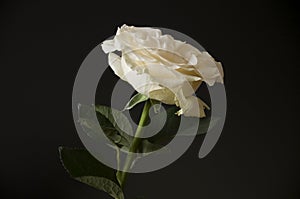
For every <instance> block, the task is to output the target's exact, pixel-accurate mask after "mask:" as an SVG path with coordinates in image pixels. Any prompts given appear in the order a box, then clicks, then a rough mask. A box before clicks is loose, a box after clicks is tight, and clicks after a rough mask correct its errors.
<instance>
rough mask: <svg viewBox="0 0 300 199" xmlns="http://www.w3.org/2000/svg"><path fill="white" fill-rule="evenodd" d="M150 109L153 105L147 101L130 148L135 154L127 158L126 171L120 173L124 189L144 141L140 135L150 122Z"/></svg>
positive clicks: (120, 180)
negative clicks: (138, 150)
mask: <svg viewBox="0 0 300 199" xmlns="http://www.w3.org/2000/svg"><path fill="white" fill-rule="evenodd" d="M150 107H151V103H150V101H149V100H147V101H146V102H145V105H144V108H143V112H142V115H141V117H140V121H139V125H138V127H137V129H136V132H135V136H134V138H133V141H132V143H131V145H130V148H129V152H131V153H133V154H129V155H128V156H127V158H126V161H125V165H124V169H123V171H122V172H120V176H119V182H120V185H121V187H122V188H123V187H124V183H125V181H126V177H127V171H128V170H129V168H130V166H131V164H132V161H133V157H134V153H135V152H136V151H137V149H138V147H139V145H140V143H141V141H142V138H140V135H141V134H142V132H143V131H142V129H143V126H145V124H146V122H147V120H148V117H149V109H150Z"/></svg>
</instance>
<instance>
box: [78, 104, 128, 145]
mask: <svg viewBox="0 0 300 199" xmlns="http://www.w3.org/2000/svg"><path fill="white" fill-rule="evenodd" d="M95 111H96V115H97V119H98V121H95V120H94V119H93V118H94V117H93V114H95ZM79 122H80V124H81V126H82V127H83V129H84V130H85V131H86V132H87V133H88V134H89V135H90V136H91V137H93V138H99V136H102V135H101V134H102V133H101V129H102V130H103V132H104V133H105V135H106V136H107V137H108V138H109V139H110V140H111V141H112V143H114V144H115V145H117V146H118V147H127V148H128V147H129V146H130V143H131V142H132V139H133V138H132V136H130V135H133V130H132V126H131V124H130V122H129V120H128V119H127V117H126V116H125V115H124V114H123V113H122V112H121V111H118V110H116V109H112V108H110V107H107V106H100V105H99V106H88V105H80V106H79ZM97 123H99V124H100V127H101V129H100V128H99V125H98V124H97Z"/></svg>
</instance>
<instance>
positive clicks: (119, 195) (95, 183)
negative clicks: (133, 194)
mask: <svg viewBox="0 0 300 199" xmlns="http://www.w3.org/2000/svg"><path fill="white" fill-rule="evenodd" d="M75 179H76V180H78V181H80V182H82V183H85V184H87V185H90V186H91V187H94V188H96V189H99V190H102V191H105V192H106V193H108V194H109V195H111V196H112V197H114V198H116V199H124V194H123V191H122V189H121V188H120V187H119V186H118V185H116V183H114V182H113V181H111V180H109V179H107V178H102V177H95V176H82V177H78V178H75Z"/></svg>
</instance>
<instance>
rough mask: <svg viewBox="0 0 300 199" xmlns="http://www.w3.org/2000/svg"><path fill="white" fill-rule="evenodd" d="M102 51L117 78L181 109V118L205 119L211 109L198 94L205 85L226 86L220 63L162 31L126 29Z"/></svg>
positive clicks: (142, 92)
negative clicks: (217, 83) (106, 54)
mask: <svg viewBox="0 0 300 199" xmlns="http://www.w3.org/2000/svg"><path fill="white" fill-rule="evenodd" d="M102 49H103V51H104V52H105V53H109V54H108V63H109V65H110V67H111V68H112V70H113V71H114V72H115V74H116V75H118V76H119V77H120V78H121V79H122V80H124V81H127V82H128V83H129V84H131V85H132V86H133V87H134V89H135V90H136V91H137V92H139V93H141V94H144V95H146V96H148V97H149V98H151V99H155V100H159V101H161V102H163V103H165V104H175V105H176V106H179V107H180V110H179V111H178V112H177V114H178V115H181V114H184V115H185V116H192V117H205V112H204V109H205V108H207V109H209V107H208V106H207V105H206V104H205V103H204V102H203V101H202V100H201V99H199V98H198V97H196V96H194V95H193V94H194V92H195V91H196V90H197V89H198V88H199V86H200V84H201V83H202V82H206V83H207V84H208V85H209V86H212V85H213V84H214V83H215V82H220V83H223V69H222V65H221V63H220V62H216V61H215V60H214V58H213V57H211V56H210V55H209V54H208V52H200V51H199V50H198V49H197V48H195V47H193V46H192V45H190V44H187V43H185V42H182V41H179V40H175V39H174V38H173V37H172V36H170V35H162V33H161V31H160V30H159V29H154V28H147V27H134V26H127V25H123V26H122V27H121V28H118V30H117V33H116V35H115V37H114V38H113V39H112V40H106V41H104V42H103V43H102ZM114 51H121V56H119V55H117V54H115V53H113V52H114ZM195 101H196V103H194V102H195ZM195 106H198V107H199V108H198V107H196V108H195Z"/></svg>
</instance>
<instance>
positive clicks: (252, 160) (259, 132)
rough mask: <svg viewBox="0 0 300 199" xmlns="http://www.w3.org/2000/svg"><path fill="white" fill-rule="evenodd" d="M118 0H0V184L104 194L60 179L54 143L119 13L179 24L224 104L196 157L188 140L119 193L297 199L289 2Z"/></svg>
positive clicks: (295, 19)
mask: <svg viewBox="0 0 300 199" xmlns="http://www.w3.org/2000/svg"><path fill="white" fill-rule="evenodd" d="M122 2H123V3H120V2H117V1H108V2H107V3H103V2H102V3H101V2H100V1H98V3H95V2H87V1H78V2H77V1H76V2H75V1H74V2H73V1H70V2H61V1H56V2H54V1H48V2H27V1H26V2H13V1H6V2H5V1H4V2H2V3H1V7H0V28H1V32H0V52H1V54H0V56H1V57H0V63H1V81H2V84H1V86H2V87H3V89H2V95H1V98H2V100H3V103H2V111H1V113H2V116H3V118H4V120H2V122H1V124H2V130H1V145H0V147H1V154H2V158H1V164H0V174H1V184H0V190H1V195H2V196H6V197H8V198H74V199H75V198H109V196H108V195H106V194H105V193H102V192H99V191H97V190H94V189H92V188H90V187H88V186H86V185H83V184H80V183H78V182H76V181H74V180H72V179H70V178H69V177H68V175H67V173H66V172H65V171H64V169H63V168H62V166H61V165H60V162H59V159H58V150H57V148H58V146H61V145H64V146H81V142H80V139H79V138H78V136H77V134H76V131H75V127H74V124H73V119H72V109H71V94H72V86H73V82H74V78H75V75H76V72H77V70H78V68H79V66H80V64H81V62H82V61H83V59H84V58H85V56H86V55H87V54H88V53H89V51H90V50H92V49H93V48H94V47H95V46H96V45H97V44H99V43H100V42H101V41H102V40H104V39H105V38H107V37H109V36H111V35H113V34H114V33H115V31H116V27H117V26H120V25H122V24H123V23H127V24H128V25H136V26H155V27H166V28H171V29H174V30H178V31H180V32H183V33H185V34H187V35H189V36H191V37H192V38H194V39H195V40H197V41H198V42H199V43H200V44H201V45H202V46H204V48H205V49H206V50H207V51H208V52H210V53H211V54H212V55H213V56H214V57H215V58H216V59H217V60H220V61H222V63H223V65H224V70H225V85H226V91H227V97H228V112H227V119H226V124H225V128H224V130H223V133H222V135H221V138H220V140H219V142H218V144H217V145H216V147H215V148H214V149H213V151H212V152H211V153H210V154H209V155H208V156H207V157H205V158H204V159H198V158H197V153H198V150H199V148H200V145H199V140H196V141H195V143H194V144H193V146H192V147H191V148H190V150H189V151H188V152H187V153H186V154H185V155H184V156H182V157H181V158H180V159H179V160H178V161H177V162H175V163H174V164H172V165H170V166H168V167H167V168H164V169H162V170H160V171H156V172H153V173H148V174H140V175H132V176H131V177H130V178H129V181H128V186H127V188H126V194H128V195H129V196H134V195H144V196H146V198H201V199H206V198H212V199H216V198H237V199H238V198H249V199H250V198H251V199H252V198H261V199H266V198H272V199H275V198H290V199H292V198H299V196H300V190H299V184H300V182H299V177H300V175H299V133H300V132H299V128H298V126H299V115H298V114H299V97H298V95H299V83H298V79H299V72H300V71H299V67H300V66H299V15H298V14H297V12H299V5H298V4H297V3H294V2H292V1H278V2H276V1H259V0H254V1H240V2H239V1H202V0H201V1H197V4H196V1H195V2H189V1H177V2H171V1H170V2H169V3H167V2H163V1H159V2H154V1H138V2H130V1H122ZM4 111H5V112H4ZM130 198H133V197H130Z"/></svg>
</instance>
